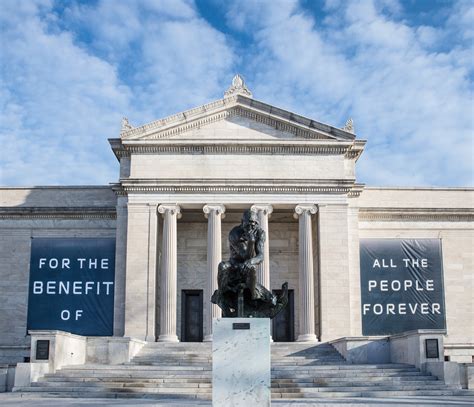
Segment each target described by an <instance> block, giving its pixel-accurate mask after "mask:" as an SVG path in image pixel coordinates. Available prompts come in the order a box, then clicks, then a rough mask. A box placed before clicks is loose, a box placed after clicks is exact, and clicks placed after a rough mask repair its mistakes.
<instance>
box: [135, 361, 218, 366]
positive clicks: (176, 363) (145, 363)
mask: <svg viewBox="0 0 474 407" xmlns="http://www.w3.org/2000/svg"><path fill="white" fill-rule="evenodd" d="M211 364H212V361H207V362H202V361H195V362H192V361H188V360H185V361H184V360H176V361H173V360H170V359H166V360H153V359H147V360H134V361H133V363H130V364H129V366H133V365H135V366H148V365H149V366H203V367H204V366H211Z"/></svg>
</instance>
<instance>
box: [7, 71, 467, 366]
mask: <svg viewBox="0 0 474 407" xmlns="http://www.w3.org/2000/svg"><path fill="white" fill-rule="evenodd" d="M124 123H125V125H124V126H123V128H122V131H121V133H120V137H118V138H114V139H110V140H109V141H110V144H111V146H112V150H113V152H114V154H115V155H116V157H117V159H118V161H119V162H120V173H119V181H118V182H117V183H115V184H113V185H112V186H111V187H109V186H107V187H54V188H51V187H37V188H2V189H1V190H0V242H1V243H2V244H1V245H0V260H1V261H0V295H1V297H2V299H4V307H3V309H4V310H5V311H6V312H5V313H2V314H1V315H0V346H1V347H2V348H1V349H3V350H1V352H0V361H1V360H3V361H9V360H10V359H8V357H9V356H8V355H10V354H11V355H17V356H18V355H27V348H28V346H29V345H28V338H27V337H25V334H24V333H25V330H26V313H27V297H28V270H29V259H30V238H31V237H32V236H33V237H46V236H50V237H51V236H52V237H101V236H102V237H104V236H107V237H113V236H115V237H116V242H117V245H116V247H117V249H116V268H115V272H116V284H115V315H114V334H115V335H117V336H123V335H125V336H131V337H134V338H137V339H144V340H147V341H179V340H182V337H183V333H182V332H181V314H182V309H181V301H182V293H183V290H202V292H203V324H202V329H203V332H202V333H203V339H204V340H211V339H212V329H211V322H212V318H213V317H219V315H220V313H219V309H217V308H216V307H215V306H211V304H210V302H209V298H210V295H211V292H212V290H214V289H215V273H216V264H218V263H219V261H220V260H221V259H226V258H227V257H228V249H227V235H228V232H229V230H230V228H231V227H232V226H234V225H236V224H237V223H239V221H240V216H241V214H242V212H243V210H244V209H249V208H252V210H254V211H256V212H257V213H258V215H259V218H260V222H261V225H262V227H264V228H265V229H266V230H267V232H268V241H267V245H266V247H265V261H264V263H263V264H262V266H261V267H260V269H259V280H260V281H261V282H263V283H264V284H265V285H266V286H267V287H268V288H270V289H278V288H280V287H281V284H282V283H283V282H285V281H288V283H289V288H290V289H292V290H293V292H294V339H295V340H303V341H326V340H331V339H336V338H340V337H344V336H359V335H361V311H360V309H361V304H360V302H361V301H360V281H359V274H360V270H359V238H367V237H373V238H377V237H383V238H390V237H394V238H404V237H407V238H432V237H435V238H441V239H442V247H443V261H444V264H443V266H444V278H445V282H444V283H445V300H446V318H447V328H448V335H447V337H446V339H445V344H446V352H447V353H448V354H450V355H453V357H456V358H458V360H461V359H462V358H464V359H462V360H463V361H466V360H468V359H469V358H470V357H471V356H472V355H473V354H474V351H472V349H474V348H473V346H474V339H473V338H472V334H470V333H472V332H473V330H474V326H473V325H472V324H473V322H472V321H474V318H473V315H472V309H473V306H474V303H473V298H472V289H473V281H474V280H473V264H474V253H473V251H472V247H473V242H474V227H473V224H474V222H473V220H474V204H473V202H474V191H473V189H468V188H369V187H365V186H364V185H361V184H359V183H358V182H357V180H356V172H355V168H356V161H357V160H358V159H359V157H360V156H361V154H362V151H363V148H364V145H365V141H364V140H360V139H359V138H358V137H356V135H355V134H353V132H352V131H353V127H352V130H351V127H350V126H349V127H345V129H344V128H336V127H332V126H329V125H325V124H322V123H319V122H317V121H315V120H312V119H309V118H306V117H302V116H299V115H297V114H295V113H291V112H288V111H285V110H283V109H279V108H277V107H275V106H271V105H268V104H266V103H262V102H260V101H258V100H256V99H254V98H253V97H252V95H251V93H250V91H249V90H248V89H247V88H246V87H245V84H243V83H241V82H240V81H239V80H236V81H235V83H234V84H233V85H232V86H231V88H229V90H228V92H226V94H225V97H224V98H223V99H220V100H217V101H215V102H212V103H209V104H207V105H204V106H200V107H197V108H195V109H191V110H189V111H186V112H183V113H178V114H176V115H173V116H170V117H167V118H164V119H161V120H157V121H154V122H152V123H148V124H145V125H143V126H139V127H133V126H132V125H131V124H130V123H128V121H126V122H124ZM341 127H342V126H341ZM12 315H13V316H14V318H13V319H12V318H11V316H12ZM12 320H14V321H15V323H14V324H13V323H12ZM469 324H470V325H469ZM450 346H451V348H450ZM469 349H471V350H469ZM2 352H3V353H2ZM9 352H10V353H9ZM461 353H462V354H461ZM6 354H8V355H7V356H5V357H4V355H6ZM17 356H15V357H17ZM2 358H3V359H2ZM11 360H13V358H12V359H11ZM15 360H18V359H15ZM453 360H455V359H453Z"/></svg>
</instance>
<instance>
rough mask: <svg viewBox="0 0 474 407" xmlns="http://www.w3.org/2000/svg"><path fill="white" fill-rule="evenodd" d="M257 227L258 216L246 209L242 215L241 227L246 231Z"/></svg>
mask: <svg viewBox="0 0 474 407" xmlns="http://www.w3.org/2000/svg"><path fill="white" fill-rule="evenodd" d="M257 226H258V216H257V214H256V213H255V212H253V211H251V210H250V209H247V210H246V211H245V212H244V214H243V215H242V227H243V228H244V230H246V231H250V230H253V229H255V228H256V227H257Z"/></svg>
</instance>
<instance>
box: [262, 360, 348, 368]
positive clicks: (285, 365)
mask: <svg viewBox="0 0 474 407" xmlns="http://www.w3.org/2000/svg"><path fill="white" fill-rule="evenodd" d="M271 364H272V367H275V368H280V367H282V368H288V369H292V368H294V367H295V366H333V365H346V362H345V361H343V360H306V361H297V362H286V361H282V362H274V361H272V362H271Z"/></svg>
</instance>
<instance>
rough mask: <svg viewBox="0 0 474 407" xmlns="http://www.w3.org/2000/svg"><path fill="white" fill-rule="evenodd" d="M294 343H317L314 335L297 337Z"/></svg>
mask: <svg viewBox="0 0 474 407" xmlns="http://www.w3.org/2000/svg"><path fill="white" fill-rule="evenodd" d="M296 342H319V341H318V338H317V336H316V335H315V334H304V335H298V339H297V340H296Z"/></svg>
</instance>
